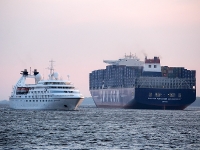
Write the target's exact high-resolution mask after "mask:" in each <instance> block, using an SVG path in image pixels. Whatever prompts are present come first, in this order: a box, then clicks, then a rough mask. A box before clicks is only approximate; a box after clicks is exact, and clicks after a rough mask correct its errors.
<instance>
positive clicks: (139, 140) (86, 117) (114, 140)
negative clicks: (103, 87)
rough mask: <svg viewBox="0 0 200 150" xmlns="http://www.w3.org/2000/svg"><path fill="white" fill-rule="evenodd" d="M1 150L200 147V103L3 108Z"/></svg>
mask: <svg viewBox="0 0 200 150" xmlns="http://www.w3.org/2000/svg"><path fill="white" fill-rule="evenodd" d="M0 149H5V150H6V149H8V150H10V149H14V150H17V149H53V150H54V149H59V150H60V149H133V150H148V149H149V150H160V149H162V150H170V149H173V150H174V149H178V150H180V149H187V150H199V149H200V107H199V108H187V109H186V110H183V111H179V110H173V111H170V110H130V109H101V108H95V107H80V108H79V109H78V110H77V111H44V110H37V111H34V110H12V109H9V108H4V107H0Z"/></svg>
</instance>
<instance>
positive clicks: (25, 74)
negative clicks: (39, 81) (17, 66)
mask: <svg viewBox="0 0 200 150" xmlns="http://www.w3.org/2000/svg"><path fill="white" fill-rule="evenodd" d="M20 74H22V75H23V76H27V75H28V71H27V69H24V71H21V73H20Z"/></svg>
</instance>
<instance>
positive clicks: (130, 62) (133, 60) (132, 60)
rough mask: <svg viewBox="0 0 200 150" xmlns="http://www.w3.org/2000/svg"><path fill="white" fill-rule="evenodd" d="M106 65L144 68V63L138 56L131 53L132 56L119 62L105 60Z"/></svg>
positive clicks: (125, 57) (127, 56) (126, 56)
mask: <svg viewBox="0 0 200 150" xmlns="http://www.w3.org/2000/svg"><path fill="white" fill-rule="evenodd" d="M103 62H104V63H107V64H111V65H125V66H143V65H144V62H143V61H140V60H139V58H137V56H136V55H133V54H131V53H130V55H126V54H125V56H124V58H121V59H118V60H104V61H103Z"/></svg>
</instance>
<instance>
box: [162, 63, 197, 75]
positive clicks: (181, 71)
mask: <svg viewBox="0 0 200 150" xmlns="http://www.w3.org/2000/svg"><path fill="white" fill-rule="evenodd" d="M161 70H162V76H163V77H168V78H196V71H195V70H187V69H185V68H184V67H168V66H162V67H161Z"/></svg>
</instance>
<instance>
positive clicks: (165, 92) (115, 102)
mask: <svg viewBox="0 0 200 150" xmlns="http://www.w3.org/2000/svg"><path fill="white" fill-rule="evenodd" d="M149 93H152V95H153V96H149ZM155 93H161V94H162V95H161V96H159V97H155V96H154V95H155ZM169 93H175V96H173V97H170V96H169ZM91 95H92V97H93V100H94V102H95V104H96V106H97V107H99V108H125V109H162V110H183V109H185V108H186V107H187V106H189V105H190V104H191V103H193V102H194V101H195V100H196V90H193V89H155V88H136V89H135V88H122V89H99V90H91ZM123 95H124V96H123Z"/></svg>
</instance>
